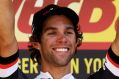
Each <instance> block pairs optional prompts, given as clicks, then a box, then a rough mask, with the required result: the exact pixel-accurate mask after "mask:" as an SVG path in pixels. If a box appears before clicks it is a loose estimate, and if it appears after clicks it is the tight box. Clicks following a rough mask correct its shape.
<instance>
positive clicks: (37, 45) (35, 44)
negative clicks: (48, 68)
mask: <svg viewBox="0 0 119 79" xmlns="http://www.w3.org/2000/svg"><path fill="white" fill-rule="evenodd" d="M30 43H31V46H33V48H36V49H38V50H40V44H39V42H30Z"/></svg>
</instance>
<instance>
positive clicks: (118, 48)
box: [112, 17, 119, 56]
mask: <svg viewBox="0 0 119 79" xmlns="http://www.w3.org/2000/svg"><path fill="white" fill-rule="evenodd" d="M115 25H116V28H117V33H116V38H115V40H114V42H113V43H112V50H113V52H114V53H115V54H116V55H117V56H119V17H118V19H117V21H116V24H115Z"/></svg>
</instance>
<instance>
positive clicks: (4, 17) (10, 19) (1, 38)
mask: <svg viewBox="0 0 119 79" xmlns="http://www.w3.org/2000/svg"><path fill="white" fill-rule="evenodd" d="M17 50H18V46H17V41H16V38H15V34H14V13H13V9H12V0H0V56H1V57H9V56H11V55H13V54H15V53H16V51H17Z"/></svg>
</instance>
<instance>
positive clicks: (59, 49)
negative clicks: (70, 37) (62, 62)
mask: <svg viewBox="0 0 119 79" xmlns="http://www.w3.org/2000/svg"><path fill="white" fill-rule="evenodd" d="M53 50H54V51H56V52H67V51H68V50H69V48H67V47H65V48H64V47H63V48H53Z"/></svg>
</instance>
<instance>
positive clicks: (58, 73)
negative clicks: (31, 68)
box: [41, 64, 70, 79]
mask: <svg viewBox="0 0 119 79" xmlns="http://www.w3.org/2000/svg"><path fill="white" fill-rule="evenodd" d="M41 71H42V72H49V73H50V74H51V76H52V77H53V79H61V78H62V77H63V76H65V75H66V74H69V73H70V64H68V65H66V66H63V67H56V66H53V65H43V64H42V68H41Z"/></svg>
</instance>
